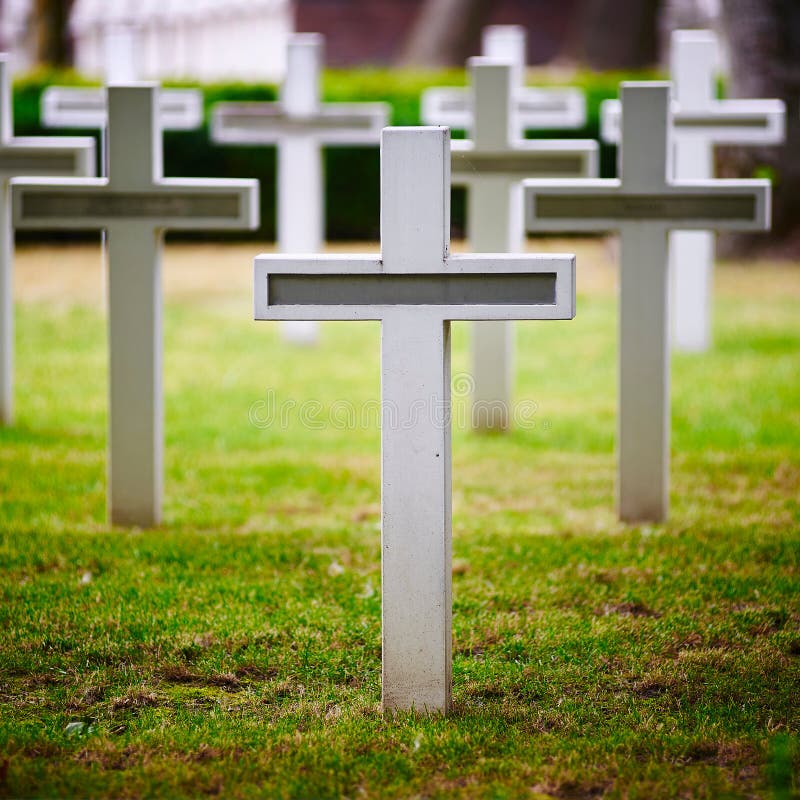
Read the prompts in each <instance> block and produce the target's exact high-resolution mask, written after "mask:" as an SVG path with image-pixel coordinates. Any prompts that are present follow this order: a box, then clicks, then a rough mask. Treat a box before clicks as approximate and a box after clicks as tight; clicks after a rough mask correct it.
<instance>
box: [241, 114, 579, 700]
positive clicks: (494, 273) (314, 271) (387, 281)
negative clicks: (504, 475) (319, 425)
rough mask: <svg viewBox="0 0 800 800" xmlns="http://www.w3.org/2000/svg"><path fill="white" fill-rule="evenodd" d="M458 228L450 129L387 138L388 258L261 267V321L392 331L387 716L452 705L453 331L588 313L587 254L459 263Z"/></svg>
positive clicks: (282, 260) (385, 565) (265, 260)
mask: <svg viewBox="0 0 800 800" xmlns="http://www.w3.org/2000/svg"><path fill="white" fill-rule="evenodd" d="M449 228H450V132H449V130H448V129H447V128H413V127H409V128H387V129H386V130H384V132H383V136H382V140H381V254H380V256H373V255H355V256H348V255H263V256H259V257H258V258H257V259H256V262H255V277H254V295H255V296H254V314H255V318H256V319H259V320H260V319H268V320H274V319H278V320H284V319H290V320H294V319H299V320H305V319H310V320H380V322H381V326H382V334H381V387H382V388H381V393H382V425H381V428H382V430H381V438H382V445H381V463H382V541H381V552H382V575H383V577H382V591H383V707H384V709H387V710H388V709H411V708H413V709H416V710H418V711H427V712H447V710H448V709H449V707H450V684H451V637H452V629H451V627H452V626H451V572H452V566H451V484H450V472H451V453H450V321H451V320H492V319H571V318H572V317H573V316H574V313H575V285H574V269H575V259H574V256H569V255H556V256H531V255H497V254H492V255H480V254H474V255H454V256H451V255H450V254H449V239H450V235H449Z"/></svg>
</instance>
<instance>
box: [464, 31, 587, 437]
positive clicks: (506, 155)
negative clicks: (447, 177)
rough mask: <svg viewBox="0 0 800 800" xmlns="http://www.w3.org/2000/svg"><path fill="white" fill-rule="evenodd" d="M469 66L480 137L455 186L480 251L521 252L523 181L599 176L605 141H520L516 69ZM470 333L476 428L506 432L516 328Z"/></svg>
mask: <svg viewBox="0 0 800 800" xmlns="http://www.w3.org/2000/svg"><path fill="white" fill-rule="evenodd" d="M500 27H505V26H500ZM467 64H468V70H469V75H470V83H471V92H472V97H471V107H472V109H473V137H472V139H471V140H469V139H468V140H464V139H457V140H454V141H453V142H452V155H453V160H452V170H453V184H455V185H459V184H463V185H465V186H466V187H467V189H468V197H467V217H468V220H467V221H468V226H467V235H468V237H469V240H470V245H471V249H472V251H473V252H478V253H518V252H521V251H522V249H523V244H524V224H523V201H522V180H523V179H524V178H529V177H534V176H537V175H544V176H548V177H554V176H563V177H589V176H593V175H596V174H597V143H596V142H593V141H587V140H578V139H573V140H552V139H551V140H546V141H540V140H529V139H520V138H518V136H517V135H516V126H515V123H514V115H515V113H516V112H515V103H514V75H515V72H514V65H513V64H512V63H510V62H509V61H497V60H494V59H490V58H484V57H479V58H471V59H469V61H468V62H467ZM470 332H471V354H472V393H471V397H470V401H471V410H470V424H471V426H472V427H473V428H475V429H476V430H481V431H495V432H499V431H506V430H508V428H509V427H510V424H511V407H512V390H513V374H514V325H513V323H512V321H511V320H508V319H497V320H491V321H481V322H473V323H472V325H471V326H470Z"/></svg>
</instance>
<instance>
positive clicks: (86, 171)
mask: <svg viewBox="0 0 800 800" xmlns="http://www.w3.org/2000/svg"><path fill="white" fill-rule="evenodd" d="M94 173H95V156H94V139H90V138H86V137H66V136H36V137H16V138H14V139H12V140H11V141H10V142H9V143H8V144H5V145H2V146H0V175H3V176H5V177H9V178H10V177H14V176H16V175H64V176H66V175H85V176H90V175H94Z"/></svg>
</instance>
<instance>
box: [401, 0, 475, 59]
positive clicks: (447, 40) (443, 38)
mask: <svg viewBox="0 0 800 800" xmlns="http://www.w3.org/2000/svg"><path fill="white" fill-rule="evenodd" d="M489 8H490V2H489V0H425V2H424V3H423V4H422V7H421V8H420V10H419V13H418V15H417V19H416V22H415V23H414V26H413V28H412V29H411V34H410V35H409V37H408V41H407V42H406V45H405V47H404V48H403V52H402V54H401V56H400V60H399V63H400V65H401V66H421V67H442V66H450V65H459V66H460V65H462V64H463V63H464V61H465V60H466V59H467V58H469V56H473V55H478V54H479V52H480V32H481V27H482V25H483V24H484V22H485V20H486V18H487V16H488V12H489Z"/></svg>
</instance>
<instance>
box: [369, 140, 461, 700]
mask: <svg viewBox="0 0 800 800" xmlns="http://www.w3.org/2000/svg"><path fill="white" fill-rule="evenodd" d="M448 139H449V137H448V136H444V135H442V133H441V132H435V131H434V132H433V133H426V134H425V135H423V136H418V137H410V136H407V135H404V132H403V131H399V130H391V129H390V130H387V131H386V132H385V133H384V136H383V142H382V145H381V159H382V164H383V167H382V171H381V242H382V254H383V263H384V270H385V271H386V272H387V273H397V274H403V273H406V272H410V271H412V270H413V271H415V272H436V271H439V270H441V267H442V264H443V263H444V261H445V260H446V258H447V256H448V250H449V242H450V190H449V186H450V152H449V147H448V145H449V141H448ZM381 394H382V396H383V397H384V398H391V402H390V403H386V402H384V404H383V409H384V413H383V424H382V426H381V474H382V476H383V477H382V485H383V490H382V495H381V507H382V528H381V531H382V533H381V563H382V591H383V681H382V685H383V705H384V707H385V708H410V707H412V706H415V707H417V708H419V709H438V710H441V711H444V712H447V711H448V710H449V706H450V681H451V674H452V652H451V639H452V622H451V607H452V597H451V583H452V577H451V576H452V568H451V563H452V559H451V546H452V545H451V539H452V533H451V528H450V524H451V523H450V519H451V513H450V502H451V500H450V496H451V487H450V461H451V456H450V322H449V321H448V320H442V319H441V318H438V317H430V318H427V319H421V318H420V316H419V314H417V313H415V309H413V308H404V307H399V308H397V309H396V310H393V311H392V312H391V313H389V314H387V315H386V316H385V317H384V320H383V326H382V331H381ZM420 399H422V401H423V402H421V403H420V402H419V401H420Z"/></svg>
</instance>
